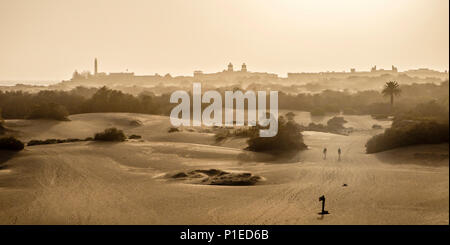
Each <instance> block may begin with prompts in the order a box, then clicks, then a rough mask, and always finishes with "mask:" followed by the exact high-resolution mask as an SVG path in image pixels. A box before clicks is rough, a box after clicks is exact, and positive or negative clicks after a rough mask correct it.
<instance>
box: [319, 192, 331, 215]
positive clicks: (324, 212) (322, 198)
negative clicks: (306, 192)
mask: <svg viewBox="0 0 450 245" xmlns="http://www.w3.org/2000/svg"><path fill="white" fill-rule="evenodd" d="M319 202H322V212H320V213H319V214H322V215H323V214H329V212H328V211H326V210H325V196H321V197H319Z"/></svg>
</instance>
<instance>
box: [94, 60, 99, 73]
mask: <svg viewBox="0 0 450 245" xmlns="http://www.w3.org/2000/svg"><path fill="white" fill-rule="evenodd" d="M97 73H98V64H97V58H95V60H94V75H97Z"/></svg>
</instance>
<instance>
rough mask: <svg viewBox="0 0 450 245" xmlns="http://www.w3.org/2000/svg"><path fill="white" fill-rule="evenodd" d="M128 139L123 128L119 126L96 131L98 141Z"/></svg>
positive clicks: (95, 137)
mask: <svg viewBox="0 0 450 245" xmlns="http://www.w3.org/2000/svg"><path fill="white" fill-rule="evenodd" d="M125 139H126V137H125V134H124V133H123V131H122V130H119V129H117V128H108V129H105V131H103V132H101V133H96V134H95V136H94V140H96V141H124V140H125Z"/></svg>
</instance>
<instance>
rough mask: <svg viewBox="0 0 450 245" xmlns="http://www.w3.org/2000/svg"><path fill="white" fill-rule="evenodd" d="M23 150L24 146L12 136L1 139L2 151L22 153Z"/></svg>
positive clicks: (0, 147)
mask: <svg viewBox="0 0 450 245" xmlns="http://www.w3.org/2000/svg"><path fill="white" fill-rule="evenodd" d="M23 148H24V144H23V143H22V142H21V141H20V140H18V139H16V138H14V137H12V136H11V137H3V138H0V150H8V151H21V150H23Z"/></svg>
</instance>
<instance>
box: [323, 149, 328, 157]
mask: <svg viewBox="0 0 450 245" xmlns="http://www.w3.org/2000/svg"><path fill="white" fill-rule="evenodd" d="M323 159H327V148H326V147H325V148H323Z"/></svg>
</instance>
